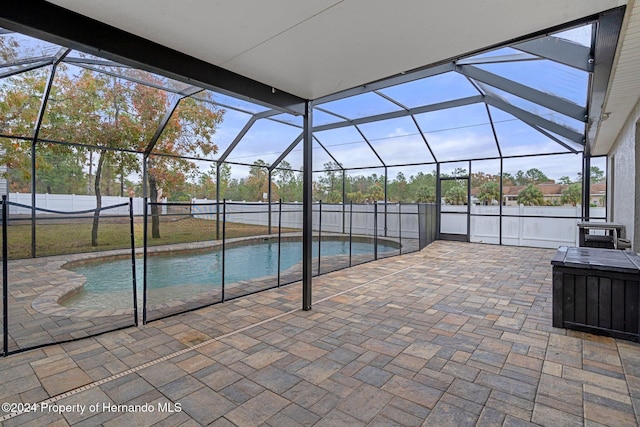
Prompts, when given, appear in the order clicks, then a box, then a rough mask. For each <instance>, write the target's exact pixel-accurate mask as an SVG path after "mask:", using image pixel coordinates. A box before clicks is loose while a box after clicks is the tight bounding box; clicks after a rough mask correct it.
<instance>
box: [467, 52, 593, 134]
mask: <svg viewBox="0 0 640 427" xmlns="http://www.w3.org/2000/svg"><path fill="white" fill-rule="evenodd" d="M456 71H458V72H459V73H461V74H462V75H464V76H467V77H470V78H472V79H474V80H478V81H480V82H482V83H486V84H488V85H490V86H493V87H495V88H498V89H500V90H503V91H505V92H509V93H510V94H512V95H515V96H519V97H520V98H522V99H526V100H527V101H531V102H533V103H534V104H538V105H542V106H543V107H546V108H549V109H550V110H553V111H557V112H558V113H560V114H564V115H565V116H568V117H571V118H572V119H576V120H578V121H581V122H586V121H587V109H586V108H585V107H582V106H580V105H578V104H576V103H573V102H571V101H567V100H566V99H562V98H559V97H557V96H553V95H550V94H548V93H545V92H542V91H539V90H537V89H534V88H532V87H529V86H526V85H523V84H521V83H517V82H514V81H513V80H509V79H506V78H504V77H501V76H498V75H497V74H493V73H490V72H488V71H485V70H483V69H480V68H477V67H474V66H472V65H460V66H457V67H456Z"/></svg>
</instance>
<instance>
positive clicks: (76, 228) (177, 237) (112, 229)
mask: <svg viewBox="0 0 640 427" xmlns="http://www.w3.org/2000/svg"><path fill="white" fill-rule="evenodd" d="M43 222H44V221H43ZM267 231H268V229H267V227H264V226H257V225H247V224H236V223H230V222H228V223H227V226H226V237H227V238H233V237H244V236H254V235H262V234H267ZM271 231H272V233H277V232H278V228H277V227H272V229H271ZM282 231H283V232H291V231H299V230H295V229H283V230H282ZM1 234H2V233H1V230H0V236H1ZM7 234H8V236H9V241H8V246H9V259H19V258H28V257H30V256H31V223H30V222H28V221H24V222H18V221H14V222H13V223H12V224H10V225H9V227H8V230H7ZM148 234H149V236H148V243H149V245H150V246H156V245H167V244H172V243H187V242H198V241H207V240H215V239H216V221H212V220H205V219H195V218H190V217H186V218H182V219H177V220H173V221H172V220H163V221H161V222H160V237H161V238H160V239H152V238H151V224H149V227H148ZM134 236H135V245H136V247H137V248H140V247H142V245H143V223H142V221H141V220H139V219H136V222H135V224H134ZM220 238H222V224H221V225H220ZM130 242H131V237H130V226H129V222H128V220H122V219H120V220H113V219H108V218H105V219H104V220H101V222H100V226H99V228H98V246H91V220H90V219H88V220H86V221H75V222H72V223H70V222H65V223H62V222H60V221H47V223H42V224H38V225H37V226H36V255H37V256H39V257H40V256H49V255H62V254H72V253H83V252H95V251H106V250H111V249H124V248H129V247H130Z"/></svg>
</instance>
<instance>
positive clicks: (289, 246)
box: [63, 240, 397, 309]
mask: <svg viewBox="0 0 640 427" xmlns="http://www.w3.org/2000/svg"><path fill="white" fill-rule="evenodd" d="M394 250H397V248H395V247H394V246H391V245H386V244H384V243H383V242H380V241H379V242H378V253H384V252H389V251H394ZM317 252H318V243H317V242H314V244H313V256H314V257H317V255H318V254H317ZM321 252H322V257H327V256H335V255H348V254H349V242H348V241H341V240H326V241H325V240H323V241H322V243H321ZM351 253H352V254H353V255H359V254H371V256H372V257H373V243H365V242H352V247H351ZM301 261H302V243H301V242H282V246H281V247H280V271H285V270H287V269H288V268H290V267H292V266H294V265H295V264H297V263H299V262H301ZM71 270H73V271H75V272H77V273H80V274H82V275H84V276H85V277H86V278H87V282H86V284H85V286H84V289H83V290H82V291H81V292H79V293H78V294H77V295H74V296H73V297H71V298H69V299H67V300H65V301H64V302H63V305H65V306H67V307H73V308H86V309H90V308H106V307H108V308H126V307H130V306H131V301H130V298H131V295H132V274H131V260H130V259H126V260H117V261H104V262H99V263H97V262H96V263H91V264H86V265H82V266H78V267H73V268H71ZM277 273H278V243H277V241H264V242H258V243H251V244H247V245H243V246H235V247H228V248H226V249H225V283H233V282H238V281H242V280H251V279H256V278H259V277H264V276H272V275H276V274H277ZM136 278H137V282H138V288H139V289H140V288H141V285H142V282H143V262H142V259H137V260H136ZM221 283H222V252H221V251H220V250H218V249H216V250H213V251H209V252H202V253H191V254H175V253H174V254H170V255H155V256H149V257H148V258H147V288H148V289H149V292H150V293H149V303H151V304H153V303H160V302H165V301H152V298H153V295H154V294H153V290H162V289H163V288H169V287H176V291H178V290H179V287H180V288H181V289H180V291H185V290H188V292H189V293H198V292H206V291H210V290H212V289H215V287H216V285H217V286H220V284H221ZM185 286H188V288H185ZM166 290H168V289H166ZM158 294H160V293H158ZM163 294H164V298H165V299H166V298H167V292H164V293H163ZM125 295H129V297H128V298H123V296H125ZM123 299H124V300H125V301H122V302H114V301H113V300H123Z"/></svg>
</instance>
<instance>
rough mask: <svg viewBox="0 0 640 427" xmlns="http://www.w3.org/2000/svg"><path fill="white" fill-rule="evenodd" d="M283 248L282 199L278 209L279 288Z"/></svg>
mask: <svg viewBox="0 0 640 427" xmlns="http://www.w3.org/2000/svg"><path fill="white" fill-rule="evenodd" d="M281 247H282V199H280V202H279V207H278V287H280V254H281Z"/></svg>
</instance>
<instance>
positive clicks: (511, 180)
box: [502, 172, 516, 185]
mask: <svg viewBox="0 0 640 427" xmlns="http://www.w3.org/2000/svg"><path fill="white" fill-rule="evenodd" d="M502 185H516V178H515V177H514V176H513V175H511V174H510V173H506V172H505V173H503V174H502Z"/></svg>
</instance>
